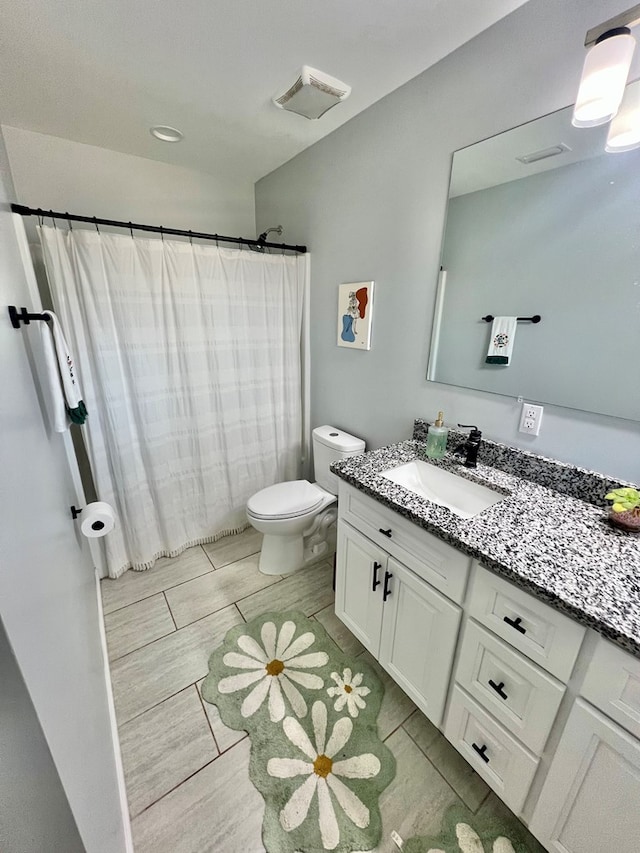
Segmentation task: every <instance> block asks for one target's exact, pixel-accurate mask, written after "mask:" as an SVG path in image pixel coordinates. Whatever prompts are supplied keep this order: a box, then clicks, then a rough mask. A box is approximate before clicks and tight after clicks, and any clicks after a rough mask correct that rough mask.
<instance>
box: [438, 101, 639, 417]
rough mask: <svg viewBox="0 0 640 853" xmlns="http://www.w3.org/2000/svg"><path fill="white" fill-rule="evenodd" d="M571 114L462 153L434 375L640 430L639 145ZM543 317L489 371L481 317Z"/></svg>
mask: <svg viewBox="0 0 640 853" xmlns="http://www.w3.org/2000/svg"><path fill="white" fill-rule="evenodd" d="M571 113H572V107H568V108H566V109H564V110H560V111H559V112H556V113H552V114H551V115H547V116H543V117H542V118H539V119H537V120H535V121H532V122H529V123H528V124H525V125H522V126H520V127H516V128H513V129H512V130H509V131H507V132H505V133H501V134H499V135H498V136H494V137H491V138H490V139H486V140H484V141H482V142H479V143H477V144H475V145H471V146H469V147H468V148H464V149H462V150H460V151H456V152H455V154H454V156H453V167H452V174H451V185H450V191H449V205H448V211H447V224H446V231H445V237H444V243H443V252H442V272H441V275H440V280H439V285H438V293H437V298H436V310H435V315H434V324H433V330H432V342H431V355H430V360H429V372H428V378H429V379H431V380H433V381H436V382H444V383H446V384H449V385H458V386H463V387H466V388H474V389H478V390H481V391H489V392H493V393H495V394H504V395H508V396H514V397H518V396H523V397H525V398H526V399H527V400H530V401H532V402H534V401H537V402H543V403H552V404H555V405H558V406H566V407H569V408H573V409H582V410H583V411H588V412H600V413H602V414H607V415H612V416H615V417H621V418H628V419H632V420H640V149H636V150H633V151H628V152H625V153H616V154H607V153H605V150H604V146H605V141H606V136H607V131H608V125H604V126H601V127H594V128H587V129H585V128H582V129H577V128H574V127H573V126H572V125H571ZM536 314H539V315H540V316H541V318H542V319H541V322H539V323H537V324H534V323H531V322H527V321H523V322H519V323H518V324H517V328H516V334H515V339H514V343H513V352H512V356H511V361H510V363H509V365H508V366H503V365H498V364H487V363H486V362H485V358H486V356H487V350H488V347H489V343H490V340H491V323H490V322H485V321H483V320H482V319H481V318H482V317H485V316H487V315H494V316H502V315H505V316H518V317H532V316H534V315H536Z"/></svg>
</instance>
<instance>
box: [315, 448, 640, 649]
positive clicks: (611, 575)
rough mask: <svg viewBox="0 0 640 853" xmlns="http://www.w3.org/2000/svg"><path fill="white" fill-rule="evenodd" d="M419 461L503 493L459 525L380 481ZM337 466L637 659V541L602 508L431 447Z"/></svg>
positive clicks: (441, 510) (379, 453) (359, 485)
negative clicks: (434, 455) (430, 451)
mask: <svg viewBox="0 0 640 853" xmlns="http://www.w3.org/2000/svg"><path fill="white" fill-rule="evenodd" d="M480 455H482V450H481V454H480ZM413 459H424V460H425V461H427V462H429V463H430V464H436V465H438V466H439V467H443V468H446V469H447V470H449V471H454V472H455V473H456V474H459V475H461V476H463V477H466V478H467V479H470V480H474V481H476V482H478V483H481V484H483V485H486V486H489V487H491V488H493V489H495V490H497V491H501V492H503V493H504V494H505V497H504V499H503V500H501V501H500V502H499V503H497V504H494V505H493V506H492V507H489V509H486V510H484V511H483V512H481V513H480V514H479V515H476V516H475V517H474V518H471V519H462V518H460V517H458V516H457V515H455V514H454V513H452V512H451V511H450V510H448V509H446V508H445V507H441V506H438V505H436V504H433V503H431V502H430V501H427V500H425V499H423V498H420V497H419V496H418V495H416V494H414V493H413V492H410V491H408V490H407V489H405V488H403V487H402V486H399V485H397V484H395V483H393V482H391V481H390V480H388V479H386V477H382V476H380V472H382V471H386V470H387V469H389V468H393V467H397V466H398V465H402V464H404V463H405V462H410V461H412V460H413ZM331 470H332V471H333V472H334V473H335V474H337V475H338V476H339V477H340V478H342V479H343V480H345V481H346V482H347V483H350V484H351V485H352V486H354V487H355V488H356V489H359V490H360V491H362V492H364V493H365V494H368V495H370V496H371V497H373V498H375V499H376V500H378V501H380V502H381V503H382V504H384V505H385V506H387V507H389V508H390V509H392V510H394V511H395V512H398V513H400V514H401V515H403V516H405V517H406V518H408V519H410V520H411V521H413V522H415V523H416V524H418V525H420V526H421V527H424V528H425V530H428V531H429V532H430V533H433V534H434V535H436V536H438V537H439V538H440V539H442V540H444V541H445V542H448V543H449V544H450V545H453V546H454V547H455V548H458V549H460V550H461V551H463V552H464V553H466V554H468V555H469V556H471V557H473V558H474V559H476V560H478V562H479V563H481V564H482V565H483V566H486V567H487V568H488V569H491V570H492V571H493V572H495V573H496V574H499V575H502V576H504V577H505V578H507V579H508V580H511V581H513V582H514V583H516V584H518V586H521V587H523V588H524V589H526V590H527V591H528V592H531V593H533V594H534V595H535V596H536V597H537V598H540V599H542V600H544V601H546V602H547V603H548V604H550V605H552V606H553V607H555V608H556V609H558V610H561V611H562V612H564V613H566V614H567V615H569V616H571V617H573V618H574V619H577V620H578V621H579V622H581V623H582V624H584V625H587V626H589V627H591V628H594V629H595V630H596V631H598V632H599V633H600V634H602V635H603V636H605V637H606V638H607V639H609V640H612V641H613V642H615V643H617V644H618V645H620V646H621V647H622V648H624V649H626V650H627V651H629V652H631V653H632V654H634V655H636V656H638V657H640V536H638V534H629V533H625V532H622V531H618V530H616V529H615V528H613V527H611V526H610V525H609V524H608V523H607V521H606V513H605V510H604V507H600V506H594V505H593V504H591V503H586V502H584V501H582V500H578V499H577V498H576V497H573V496H571V495H567V494H563V493H561V492H559V491H556V490H554V489H551V488H548V487H547V486H543V485H540V484H538V483H535V482H532V481H531V480H527V479H521V478H520V477H518V476H515V475H514V474H513V473H506V472H505V471H502V470H499V469H498V468H491V467H488V466H487V465H483V464H481V463H480V462H479V463H478V467H477V468H475V469H468V468H464V467H463V466H462V465H461V464H460V462H459V461H458V460H457V458H456V457H453V456H452V455H451V454H450V453H448V454H447V456H446V457H445V458H444V459H443V460H440V461H439V462H434V460H431V459H428V458H427V457H426V455H425V453H424V443H423V442H420V441H414V440H410V441H403V442H401V443H400V444H393V445H390V446H388V447H384V448H381V449H380V450H374V451H371V452H369V453H365V454H363V455H360V456H351V457H349V458H347V459H343V460H341V461H340V462H336V463H334V464H333V465H332V466H331ZM603 494H604V493H603Z"/></svg>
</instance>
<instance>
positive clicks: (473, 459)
mask: <svg viewBox="0 0 640 853" xmlns="http://www.w3.org/2000/svg"><path fill="white" fill-rule="evenodd" d="M458 426H459V427H460V429H470V430H471V432H470V433H469V435H468V437H467V440H466V441H465V442H464V444H459V445H458V446H457V447H456V449H455V450H454V451H453V452H454V453H455V455H456V456H464V462H463V465H464V467H465V468H475V467H476V465H477V463H478V450H479V448H480V442H481V441H482V433H481V432H480V430H479V429H478V427H477V426H472V425H471V424H458Z"/></svg>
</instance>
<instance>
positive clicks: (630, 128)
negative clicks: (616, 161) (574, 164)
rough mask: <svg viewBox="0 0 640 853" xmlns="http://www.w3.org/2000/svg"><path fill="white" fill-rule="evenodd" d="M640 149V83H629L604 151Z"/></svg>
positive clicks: (610, 128)
mask: <svg viewBox="0 0 640 853" xmlns="http://www.w3.org/2000/svg"><path fill="white" fill-rule="evenodd" d="M634 148H640V81H638V80H636V82H635V83H629V85H628V86H627V88H626V89H625V93H624V98H623V99H622V104H621V105H620V109H619V110H618V113H617V115H616V117H615V118H614V119H613V121H612V122H611V125H610V127H609V135H608V136H607V144H606V145H605V148H604V150H605V151H608V152H609V154H617V153H620V152H623V151H631V150H632V149H634Z"/></svg>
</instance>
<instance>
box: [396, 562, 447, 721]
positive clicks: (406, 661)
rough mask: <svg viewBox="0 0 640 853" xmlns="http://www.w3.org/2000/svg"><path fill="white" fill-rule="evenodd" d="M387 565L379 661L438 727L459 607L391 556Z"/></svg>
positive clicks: (445, 693)
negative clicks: (385, 599)
mask: <svg viewBox="0 0 640 853" xmlns="http://www.w3.org/2000/svg"><path fill="white" fill-rule="evenodd" d="M387 566H388V568H387V571H386V572H385V578H386V589H387V592H388V594H387V601H386V602H385V604H384V612H383V620H382V641H381V645H380V657H379V660H380V663H381V664H382V665H383V666H384V667H385V669H386V670H387V671H388V672H389V674H390V675H391V676H392V678H394V679H395V680H396V681H397V682H398V684H399V685H400V686H401V687H402V689H403V690H404V691H405V692H406V693H408V694H409V696H410V697H411V698H412V699H413V701H414V702H415V703H416V705H417V706H418V707H419V708H420V709H421V710H422V711H424V713H425V714H426V715H427V717H429V719H430V720H431V722H432V723H434V724H435V725H436V726H439V725H440V723H441V721H442V714H443V711H444V704H445V700H446V697H447V688H448V686H449V676H450V675H451V667H452V664H453V653H454V651H455V647H456V640H457V637H458V628H459V626H460V616H461V614H462V611H461V610H460V608H459V607H457V606H456V605H455V604H453V603H452V602H451V601H449V599H447V598H445V597H444V596H443V595H440V593H439V592H436V590H435V589H433V587H430V586H429V585H428V584H426V583H425V582H424V581H423V580H420V578H417V577H416V576H415V575H414V574H413V572H410V571H409V569H407V568H405V566H403V565H402V564H401V563H398V562H397V560H394V559H393V557H389V560H388V563H387Z"/></svg>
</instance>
